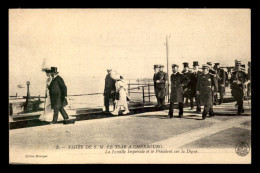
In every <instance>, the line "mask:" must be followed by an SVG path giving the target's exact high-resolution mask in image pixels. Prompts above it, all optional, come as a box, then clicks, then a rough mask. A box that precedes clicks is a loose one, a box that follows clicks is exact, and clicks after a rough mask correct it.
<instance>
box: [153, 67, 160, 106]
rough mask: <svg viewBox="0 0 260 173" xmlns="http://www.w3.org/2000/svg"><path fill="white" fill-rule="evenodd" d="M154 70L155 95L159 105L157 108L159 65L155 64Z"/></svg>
mask: <svg viewBox="0 0 260 173" xmlns="http://www.w3.org/2000/svg"><path fill="white" fill-rule="evenodd" d="M153 69H154V75H153V82H154V94H155V97H156V100H157V105H156V106H159V99H158V89H157V88H156V75H157V73H158V72H159V65H158V64H155V65H154V66H153Z"/></svg>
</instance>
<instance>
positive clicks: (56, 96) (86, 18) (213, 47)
mask: <svg viewBox="0 0 260 173" xmlns="http://www.w3.org/2000/svg"><path fill="white" fill-rule="evenodd" d="M8 16H9V19H8V20H9V27H8V28H9V29H8V31H9V35H8V38H9V45H8V46H9V50H8V51H9V57H8V60H9V108H8V109H9V115H8V116H9V122H8V123H9V163H10V164H251V10H250V9H160V8H158V9H149V8H147V9H146V8H144V9H127V8H126V9H87V8H86V9H21V8H19V9H9V14H8Z"/></svg>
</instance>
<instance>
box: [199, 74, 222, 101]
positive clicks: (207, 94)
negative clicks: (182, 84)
mask: <svg viewBox="0 0 260 173" xmlns="http://www.w3.org/2000/svg"><path fill="white" fill-rule="evenodd" d="M196 91H199V92H200V95H199V98H200V102H201V104H202V105H205V104H212V100H213V99H212V95H213V92H217V91H218V85H217V80H216V78H215V77H214V76H213V75H212V74H210V73H208V74H203V73H202V74H200V75H199V77H198V81H197V85H196Z"/></svg>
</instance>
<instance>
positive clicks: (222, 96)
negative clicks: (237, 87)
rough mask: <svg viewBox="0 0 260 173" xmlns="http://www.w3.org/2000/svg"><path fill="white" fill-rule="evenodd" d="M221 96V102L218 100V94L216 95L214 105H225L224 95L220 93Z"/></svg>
mask: <svg viewBox="0 0 260 173" xmlns="http://www.w3.org/2000/svg"><path fill="white" fill-rule="evenodd" d="M219 95H220V99H219V100H218V94H216V95H214V103H219V104H221V103H223V99H224V93H223V92H220V93H219Z"/></svg>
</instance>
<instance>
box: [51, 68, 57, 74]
mask: <svg viewBox="0 0 260 173" xmlns="http://www.w3.org/2000/svg"><path fill="white" fill-rule="evenodd" d="M51 73H59V72H58V71H57V67H51Z"/></svg>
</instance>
